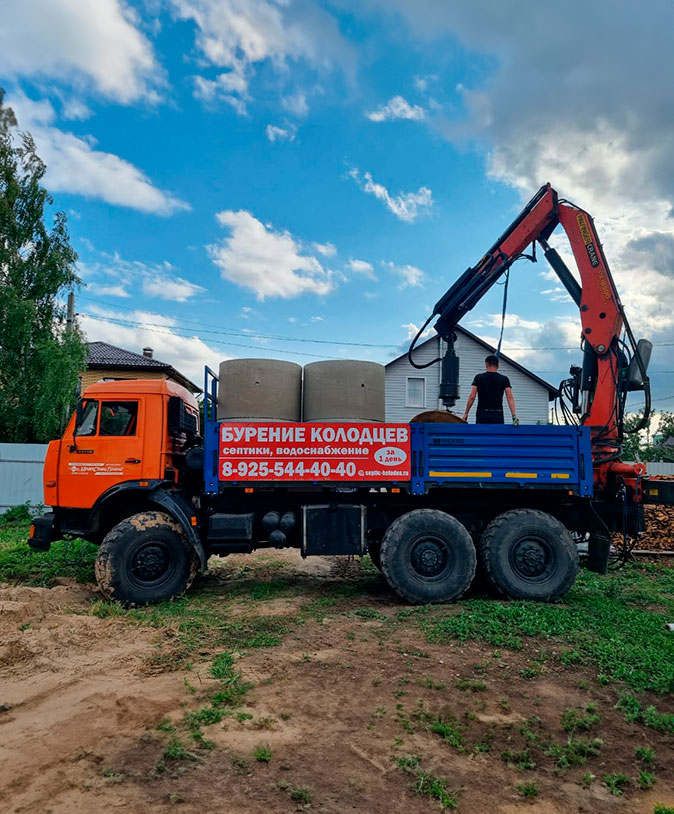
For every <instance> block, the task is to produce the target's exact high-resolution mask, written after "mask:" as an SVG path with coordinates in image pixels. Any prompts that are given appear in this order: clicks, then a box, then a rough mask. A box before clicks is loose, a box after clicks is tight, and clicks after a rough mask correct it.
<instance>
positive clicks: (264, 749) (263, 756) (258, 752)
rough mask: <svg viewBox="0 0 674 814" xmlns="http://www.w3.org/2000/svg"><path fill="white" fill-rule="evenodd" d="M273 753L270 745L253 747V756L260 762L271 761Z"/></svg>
mask: <svg viewBox="0 0 674 814" xmlns="http://www.w3.org/2000/svg"><path fill="white" fill-rule="evenodd" d="M272 755H273V752H272V750H271V747H270V746H256V747H255V749H253V757H254V758H255V760H257V761H258V762H259V763H269V761H270V760H271V757H272Z"/></svg>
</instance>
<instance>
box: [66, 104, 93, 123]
mask: <svg viewBox="0 0 674 814" xmlns="http://www.w3.org/2000/svg"><path fill="white" fill-rule="evenodd" d="M61 115H62V116H63V118H64V119H67V120H68V121H78V122H83V121H86V119H89V118H91V115H92V113H91V110H89V108H88V107H87V106H86V105H85V104H84V102H82V101H81V100H79V99H66V100H65V101H64V102H63V104H62V106H61Z"/></svg>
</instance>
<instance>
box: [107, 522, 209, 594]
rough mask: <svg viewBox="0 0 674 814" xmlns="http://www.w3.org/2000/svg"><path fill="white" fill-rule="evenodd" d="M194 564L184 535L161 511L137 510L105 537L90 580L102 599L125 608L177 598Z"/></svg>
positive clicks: (189, 581) (189, 579)
mask: <svg viewBox="0 0 674 814" xmlns="http://www.w3.org/2000/svg"><path fill="white" fill-rule="evenodd" d="M198 566H199V560H198V558H197V556H196V552H195V551H194V549H193V548H192V547H191V546H190V544H189V542H188V540H187V538H186V536H185V533H184V531H183V530H182V528H181V527H180V525H179V524H178V523H176V521H175V520H173V518H172V517H170V516H169V515H167V514H164V513H163V512H155V511H151V512H141V513H139V514H134V515H133V516H132V517H129V518H127V519H126V520H122V522H121V523H118V524H117V525H116V526H114V527H113V528H112V529H111V531H109V532H108V534H107V535H106V536H105V539H104V540H103V542H102V543H101V547H100V548H99V550H98V556H97V558H96V581H97V582H98V585H99V588H100V589H101V591H102V593H103V594H104V596H105V597H106V598H107V599H114V600H117V601H118V602H121V603H122V604H123V605H124V606H125V607H133V606H136V605H150V604H153V603H155V602H161V601H163V600H165V599H170V598H171V597H174V596H180V594H182V593H184V592H185V591H186V590H187V589H188V588H189V587H190V585H191V584H192V581H193V580H194V577H195V576H196V574H197V571H198Z"/></svg>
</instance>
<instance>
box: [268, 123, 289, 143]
mask: <svg viewBox="0 0 674 814" xmlns="http://www.w3.org/2000/svg"><path fill="white" fill-rule="evenodd" d="M265 132H266V134H267V138H268V139H269V141H271V142H272V144H273V143H274V142H275V141H295V130H294V129H292V128H290V127H286V128H283V127H277V126H276V125H275V124H268V125H267V128H266V130H265Z"/></svg>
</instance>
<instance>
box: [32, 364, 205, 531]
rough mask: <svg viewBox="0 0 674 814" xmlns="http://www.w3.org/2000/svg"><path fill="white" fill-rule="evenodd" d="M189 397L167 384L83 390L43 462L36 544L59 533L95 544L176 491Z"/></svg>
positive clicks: (192, 431) (190, 434)
mask: <svg viewBox="0 0 674 814" xmlns="http://www.w3.org/2000/svg"><path fill="white" fill-rule="evenodd" d="M198 429H199V411H198V406H197V402H196V400H195V398H194V396H193V395H192V394H191V393H190V392H189V391H188V390H186V389H185V388H184V387H182V386H180V385H179V384H176V383H175V382H172V381H168V380H157V381H155V380H118V381H108V382H97V383H96V384H94V385H91V386H90V387H88V388H87V390H86V391H85V393H84V395H83V396H82V398H81V399H80V400H79V402H78V404H77V409H76V411H75V413H74V414H73V415H72V417H71V419H70V421H69V422H68V425H67V427H66V429H65V432H64V433H63V436H62V438H61V439H60V440H57V441H52V442H51V443H50V444H49V446H48V449H47V456H46V458H45V465H44V476H43V477H44V497H45V504H46V505H48V506H51V507H52V512H51V513H49V514H47V515H45V516H44V517H43V518H38V519H36V521H35V523H34V527H33V530H32V531H31V540H30V541H29V542H30V543H31V544H32V545H33V546H34V547H39V546H40V544H41V545H42V547H48V543H50V542H51V541H53V540H57V539H61V538H62V537H63V536H64V535H77V536H82V537H84V538H85V539H88V540H91V541H92V542H99V541H100V539H101V535H102V534H105V532H106V531H107V530H108V529H109V528H110V522H111V521H112V520H114V519H115V518H114V517H113V516H112V515H118V516H119V517H123V516H127V514H128V507H129V505H130V504H133V503H143V502H144V499H145V495H147V494H148V493H149V492H154V491H156V489H157V487H159V486H162V487H163V489H164V490H166V489H167V488H168V489H171V488H175V487H176V486H177V484H178V482H179V480H180V474H181V473H182V472H183V471H184V469H185V456H186V453H187V451H188V450H189V448H190V446H191V445H193V444H194V443H195V440H196V439H197V438H198Z"/></svg>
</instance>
